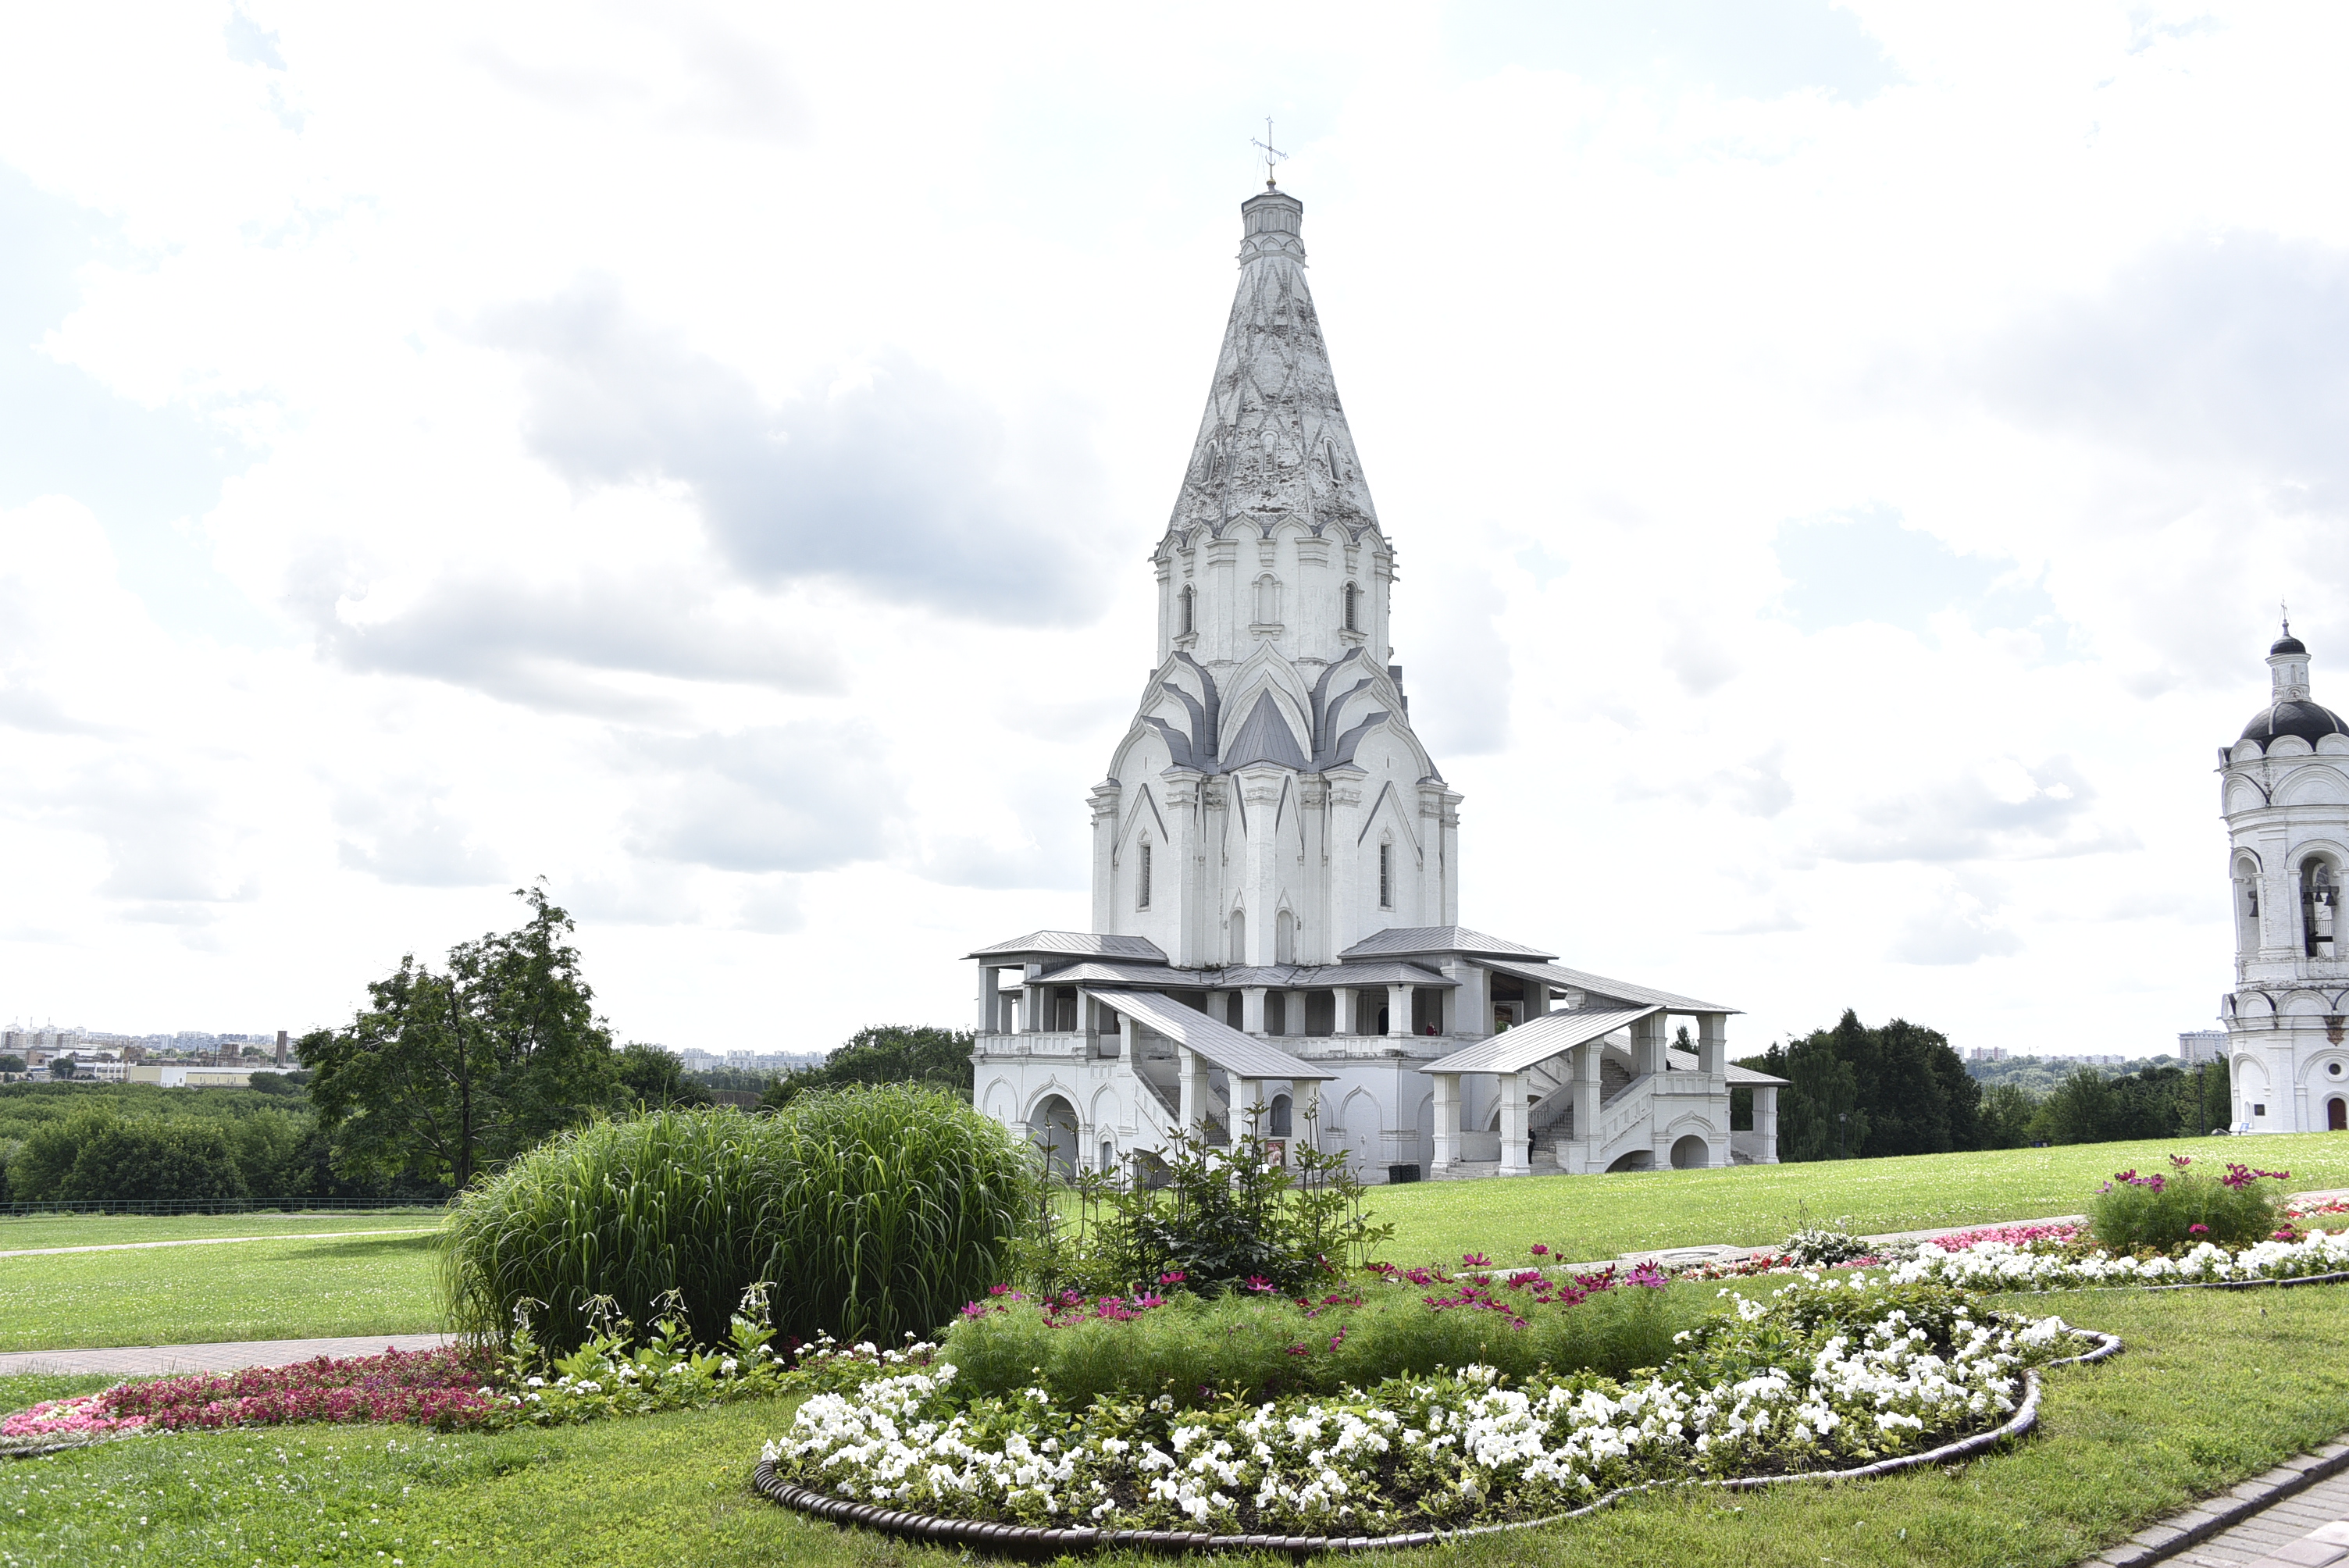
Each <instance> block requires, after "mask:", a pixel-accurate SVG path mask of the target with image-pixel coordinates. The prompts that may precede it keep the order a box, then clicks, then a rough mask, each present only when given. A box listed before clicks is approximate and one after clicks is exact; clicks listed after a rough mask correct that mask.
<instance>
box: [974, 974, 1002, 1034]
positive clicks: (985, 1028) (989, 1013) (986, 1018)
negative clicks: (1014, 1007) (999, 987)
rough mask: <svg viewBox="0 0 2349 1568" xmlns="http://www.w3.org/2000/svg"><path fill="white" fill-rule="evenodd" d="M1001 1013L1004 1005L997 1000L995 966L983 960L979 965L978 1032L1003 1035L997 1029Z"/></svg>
mask: <svg viewBox="0 0 2349 1568" xmlns="http://www.w3.org/2000/svg"><path fill="white" fill-rule="evenodd" d="M1001 1011H1002V1004H1001V1003H999V1001H998V1000H997V999H996V989H995V965H992V964H989V963H988V962H987V961H986V960H985V959H981V960H980V961H979V965H978V1032H979V1033H980V1034H982V1035H999V1034H1001V1033H1002V1032H1003V1031H1002V1030H1001V1029H1000V1028H999V1027H997V1024H998V1023H999V1018H1000V1015H1001Z"/></svg>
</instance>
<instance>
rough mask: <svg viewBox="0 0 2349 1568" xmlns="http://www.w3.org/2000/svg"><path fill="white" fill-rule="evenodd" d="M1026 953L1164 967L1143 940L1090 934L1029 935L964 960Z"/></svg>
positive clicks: (1154, 947) (1157, 950) (1163, 958)
mask: <svg viewBox="0 0 2349 1568" xmlns="http://www.w3.org/2000/svg"><path fill="white" fill-rule="evenodd" d="M1030 953H1065V954H1071V955H1072V956H1074V957H1078V958H1138V959H1141V960H1142V961H1143V963H1145V964H1164V963H1165V962H1166V954H1164V952H1163V951H1161V950H1160V948H1159V945H1158V944H1156V943H1154V942H1153V941H1151V940H1150V938H1148V937H1146V936H1103V935H1102V934H1100V933H1098V932H1092V931H1031V932H1030V933H1029V934H1027V935H1025V936H1015V937H1013V938H1012V939H1011V940H1010V941H1009V942H999V943H996V944H993V945H992V946H988V947H982V948H980V949H979V950H978V952H976V953H967V954H963V956H964V957H966V958H1017V957H1020V956H1023V955H1024V954H1030Z"/></svg>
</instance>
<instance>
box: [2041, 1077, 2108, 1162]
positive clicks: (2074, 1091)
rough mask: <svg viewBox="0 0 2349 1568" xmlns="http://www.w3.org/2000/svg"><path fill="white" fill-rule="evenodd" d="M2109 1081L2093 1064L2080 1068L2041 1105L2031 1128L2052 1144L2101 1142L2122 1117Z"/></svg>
mask: <svg viewBox="0 0 2349 1568" xmlns="http://www.w3.org/2000/svg"><path fill="white" fill-rule="evenodd" d="M2118 1113H2119V1106H2118V1105H2117V1104H2116V1100H2115V1098H2114V1095H2113V1088H2112V1084H2111V1082H2110V1080H2108V1079H2107V1078H2106V1077H2105V1075H2104V1074H2102V1073H2100V1072H2098V1071H2097V1070H2096V1069H2095V1068H2092V1067H2085V1066H2083V1067H2077V1068H2073V1069H2072V1071H2071V1072H2070V1073H2069V1074H2068V1075H2067V1076H2066V1077H2065V1078H2064V1081H2063V1082H2062V1083H2059V1084H2057V1085H2056V1086H2055V1088H2054V1092H2053V1093H2051V1094H2049V1095H2048V1097H2047V1098H2046V1099H2044V1100H2042V1101H2041V1102H2040V1104H2039V1114H2038V1115H2037V1116H2036V1117H2034V1118H2033V1119H2032V1123H2031V1130H2032V1132H2033V1134H2034V1135H2035V1136H2037V1137H2040V1138H2044V1139H2045V1140H2047V1141H2048V1142H2050V1143H2102V1142H2105V1141H2106V1140H2107V1138H2108V1137H2109V1136H2110V1130H2111V1128H2112V1127H2113V1126H2114V1124H2115V1123H2116V1121H2117V1120H2118V1119H2119V1114H2118Z"/></svg>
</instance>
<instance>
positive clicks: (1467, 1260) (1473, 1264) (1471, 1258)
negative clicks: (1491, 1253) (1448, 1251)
mask: <svg viewBox="0 0 2349 1568" xmlns="http://www.w3.org/2000/svg"><path fill="white" fill-rule="evenodd" d="M1460 1261H1461V1262H1462V1263H1464V1264H1467V1265H1468V1266H1469V1267H1470V1268H1472V1269H1488V1268H1491V1267H1492V1266H1493V1260H1492V1259H1490V1258H1488V1257H1486V1256H1485V1254H1484V1253H1461V1254H1460Z"/></svg>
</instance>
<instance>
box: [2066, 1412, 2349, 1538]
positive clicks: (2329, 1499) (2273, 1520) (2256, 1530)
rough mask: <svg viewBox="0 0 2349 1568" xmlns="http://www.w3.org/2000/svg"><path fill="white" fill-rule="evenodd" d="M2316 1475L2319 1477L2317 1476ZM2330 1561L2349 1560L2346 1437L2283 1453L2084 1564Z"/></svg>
mask: <svg viewBox="0 0 2349 1568" xmlns="http://www.w3.org/2000/svg"><path fill="white" fill-rule="evenodd" d="M2312 1476H2314V1477H2316V1478H2317V1479H2315V1480H2311V1479H2310V1478H2311V1477H2312ZM2152 1563H2166V1564H2169V1565H2170V1568H2331V1565H2333V1564H2336V1563H2349V1442H2339V1443H2328V1444H2326V1445H2325V1446H2324V1447H2323V1448H2321V1449H2317V1450H2316V1452H2314V1453H2313V1454H2302V1455H2301V1456H2300V1457H2298V1458H2297V1459H2291V1460H2285V1461H2284V1462H2283V1463H2282V1464H2281V1465H2278V1466H2277V1467H2276V1468H2275V1469H2273V1470H2269V1471H2268V1472H2267V1473H2266V1474H2264V1475H2259V1476H2254V1477H2252V1478H2251V1480H2247V1481H2245V1482H2243V1483H2242V1484H2241V1485H2240V1486H2238V1487H2236V1488H2235V1489H2234V1490H2232V1491H2225V1492H2221V1493H2220V1494H2219V1495H2218V1496H2217V1497H2213V1498H2208V1499H2205V1500H2204V1501H2201V1502H2199V1503H2198V1504H2196V1505H2195V1506H2194V1507H2192V1508H2189V1509H2188V1510H2187V1511H2185V1512H2183V1513H2175V1514H2172V1515H2170V1516H2169V1517H2168V1519H2165V1520H2163V1521H2161V1522H2159V1523H2158V1524H2149V1525H2147V1527H2146V1528H2145V1529H2143V1530H2140V1531H2138V1532H2137V1533H2136V1534H2135V1535H2132V1536H2130V1537H2129V1538H2128V1539H2127V1541H2124V1542H2121V1543H2120V1544H2119V1545H2117V1546H2115V1547H2111V1548H2109V1549H2107V1550H2106V1551H2104V1552H2101V1553H2097V1554H2096V1555H2095V1556H2094V1557H2091V1558H2089V1559H2088V1561H2087V1563H2084V1564H2083V1565H2082V1568H2149V1565H2150V1564H2152Z"/></svg>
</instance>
